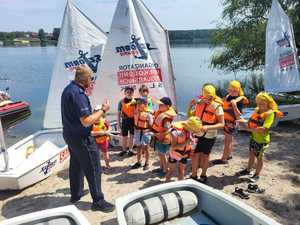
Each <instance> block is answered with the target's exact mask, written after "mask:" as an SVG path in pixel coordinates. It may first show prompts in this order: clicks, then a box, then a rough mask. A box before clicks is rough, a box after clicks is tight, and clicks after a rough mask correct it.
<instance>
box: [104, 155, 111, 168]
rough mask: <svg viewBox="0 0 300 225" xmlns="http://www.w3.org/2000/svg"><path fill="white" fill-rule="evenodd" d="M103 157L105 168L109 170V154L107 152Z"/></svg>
mask: <svg viewBox="0 0 300 225" xmlns="http://www.w3.org/2000/svg"><path fill="white" fill-rule="evenodd" d="M103 156H104V161H105V166H106V167H107V168H110V165H109V153H108V151H107V152H104V154H103Z"/></svg>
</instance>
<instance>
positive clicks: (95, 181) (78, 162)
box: [63, 133, 104, 202]
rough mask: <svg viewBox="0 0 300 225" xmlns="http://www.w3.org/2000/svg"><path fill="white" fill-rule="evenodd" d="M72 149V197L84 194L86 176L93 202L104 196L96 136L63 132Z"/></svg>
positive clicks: (75, 197)
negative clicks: (80, 135)
mask: <svg viewBox="0 0 300 225" xmlns="http://www.w3.org/2000/svg"><path fill="white" fill-rule="evenodd" d="M63 136H64V139H65V142H66V144H67V145H68V147H69V151H70V167H69V177H70V189H71V198H72V199H79V198H80V197H81V196H82V195H83V187H84V176H85V177H86V179H87V181H88V184H89V189H90V193H91V196H92V198H93V202H98V201H99V200H102V199H103V198H104V196H103V193H102V190H101V166H100V154H99V150H98V148H97V145H96V141H95V138H93V137H86V138H81V137H79V136H77V135H76V136H75V135H70V134H65V133H64V134H63Z"/></svg>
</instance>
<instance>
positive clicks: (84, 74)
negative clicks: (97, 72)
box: [75, 64, 92, 83]
mask: <svg viewBox="0 0 300 225" xmlns="http://www.w3.org/2000/svg"><path fill="white" fill-rule="evenodd" d="M91 75H92V70H91V69H90V67H89V66H87V65H86V64H82V65H80V66H78V67H77V68H76V71H75V81H76V82H79V83H83V82H86V80H87V78H88V77H89V76H91Z"/></svg>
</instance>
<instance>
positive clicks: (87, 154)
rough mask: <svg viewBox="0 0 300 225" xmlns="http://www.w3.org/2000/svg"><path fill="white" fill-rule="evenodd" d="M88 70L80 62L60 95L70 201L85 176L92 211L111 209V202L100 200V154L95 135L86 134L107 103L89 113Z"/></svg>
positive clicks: (79, 191) (79, 192)
mask: <svg viewBox="0 0 300 225" xmlns="http://www.w3.org/2000/svg"><path fill="white" fill-rule="evenodd" d="M91 74H92V71H91V69H90V68H89V67H88V66H86V65H81V66H79V67H78V68H77V69H76V73H75V80H74V81H72V82H71V83H70V84H69V85H68V86H67V87H65V89H64V91H63V93H62V97H61V114H62V124H63V137H64V140H65V142H66V143H67V145H68V148H69V151H70V167H69V178H70V189H71V200H70V202H71V203H75V202H77V201H79V200H80V198H81V197H82V196H83V195H84V193H83V188H84V176H85V177H86V178H87V181H88V184H89V189H90V193H91V196H92V199H93V204H92V207H91V208H92V210H99V211H103V212H111V211H113V210H114V205H113V204H111V203H109V202H107V201H105V200H104V195H103V193H102V190H101V166H100V155H99V151H98V149H97V145H96V141H95V138H94V137H92V136H91V135H90V132H91V127H92V124H94V123H95V122H96V121H98V120H99V119H100V117H101V116H102V115H103V114H104V113H105V112H106V111H107V110H109V103H104V104H102V108H101V109H100V110H98V111H96V112H94V113H92V109H91V105H90V101H89V98H88V97H87V96H86V94H85V89H86V88H88V87H89V85H90V83H91Z"/></svg>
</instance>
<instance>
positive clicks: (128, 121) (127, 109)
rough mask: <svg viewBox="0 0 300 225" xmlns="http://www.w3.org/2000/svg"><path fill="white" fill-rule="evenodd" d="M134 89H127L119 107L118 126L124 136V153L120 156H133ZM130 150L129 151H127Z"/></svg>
mask: <svg viewBox="0 0 300 225" xmlns="http://www.w3.org/2000/svg"><path fill="white" fill-rule="evenodd" d="M133 94H134V89H133V88H132V87H129V86H127V87H125V89H124V95H125V97H124V98H123V99H122V100H121V101H120V102H119V106H118V126H119V128H120V129H121V135H122V151H121V152H120V154H119V155H120V156H124V155H125V154H128V156H133V155H134V153H133V151H132V149H133V135H134V111H135V100H134V98H133ZM127 149H128V151H127Z"/></svg>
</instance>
